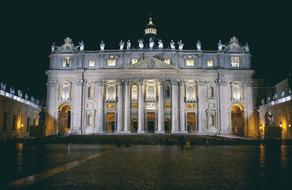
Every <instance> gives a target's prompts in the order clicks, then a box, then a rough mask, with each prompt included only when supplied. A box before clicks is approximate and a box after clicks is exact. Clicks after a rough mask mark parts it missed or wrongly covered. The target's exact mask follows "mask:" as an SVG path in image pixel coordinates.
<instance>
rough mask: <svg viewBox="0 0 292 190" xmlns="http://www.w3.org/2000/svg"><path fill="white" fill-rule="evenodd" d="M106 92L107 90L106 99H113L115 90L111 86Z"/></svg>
mask: <svg viewBox="0 0 292 190" xmlns="http://www.w3.org/2000/svg"><path fill="white" fill-rule="evenodd" d="M107 90H108V99H114V97H115V88H114V87H113V86H109V87H108V89H107Z"/></svg>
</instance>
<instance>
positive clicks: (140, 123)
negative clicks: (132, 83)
mask: <svg viewBox="0 0 292 190" xmlns="http://www.w3.org/2000/svg"><path fill="white" fill-rule="evenodd" d="M138 83H139V107H138V109H139V116H138V133H144V90H143V80H140V81H138Z"/></svg>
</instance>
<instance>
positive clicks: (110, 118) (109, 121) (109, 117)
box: [106, 112, 116, 133]
mask: <svg viewBox="0 0 292 190" xmlns="http://www.w3.org/2000/svg"><path fill="white" fill-rule="evenodd" d="M115 130H116V114H115V113H113V112H109V113H107V114H106V132H108V133H113V132H115Z"/></svg>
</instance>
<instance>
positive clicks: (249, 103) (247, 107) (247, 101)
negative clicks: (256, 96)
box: [241, 80, 258, 137]
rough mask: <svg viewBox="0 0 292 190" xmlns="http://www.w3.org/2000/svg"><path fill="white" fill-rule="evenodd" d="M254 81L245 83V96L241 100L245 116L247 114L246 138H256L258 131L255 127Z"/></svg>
mask: <svg viewBox="0 0 292 190" xmlns="http://www.w3.org/2000/svg"><path fill="white" fill-rule="evenodd" d="M252 86H253V85H252V81H248V80H247V81H245V82H244V88H243V89H242V91H243V93H244V95H243V97H242V98H241V99H242V101H243V102H244V105H243V106H244V114H245V136H246V137H255V134H257V133H258V132H257V129H256V127H255V126H256V125H255V119H254V113H253V98H252V97H253V91H252V90H253V88H252Z"/></svg>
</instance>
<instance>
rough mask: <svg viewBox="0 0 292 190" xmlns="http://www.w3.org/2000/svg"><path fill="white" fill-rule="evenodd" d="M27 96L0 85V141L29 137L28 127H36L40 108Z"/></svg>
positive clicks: (36, 101) (35, 101) (36, 102)
mask: <svg viewBox="0 0 292 190" xmlns="http://www.w3.org/2000/svg"><path fill="white" fill-rule="evenodd" d="M38 104H39V102H38V100H35V99H34V98H33V97H31V98H30V99H28V95H27V94H24V95H23V94H22V92H21V91H20V90H18V91H17V92H15V90H14V89H13V88H10V90H9V91H8V90H6V85H5V84H3V83H1V85H0V140H9V139H15V138H24V137H29V132H30V126H37V125H38V123H39V113H40V111H41V107H40V106H39V105H38Z"/></svg>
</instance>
